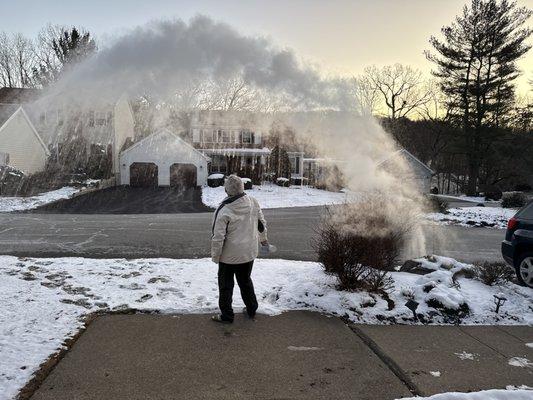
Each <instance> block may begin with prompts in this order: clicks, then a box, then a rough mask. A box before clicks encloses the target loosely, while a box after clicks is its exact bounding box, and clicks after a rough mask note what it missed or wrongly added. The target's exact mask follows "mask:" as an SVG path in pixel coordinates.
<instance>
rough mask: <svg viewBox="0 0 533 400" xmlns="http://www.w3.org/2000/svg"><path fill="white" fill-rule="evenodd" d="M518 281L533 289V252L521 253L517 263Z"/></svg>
mask: <svg viewBox="0 0 533 400" xmlns="http://www.w3.org/2000/svg"><path fill="white" fill-rule="evenodd" d="M515 270H516V277H517V278H518V282H519V283H520V284H521V285H523V286H527V287H529V288H532V289H533V252H526V253H523V254H520V256H519V257H518V259H517V260H516V263H515Z"/></svg>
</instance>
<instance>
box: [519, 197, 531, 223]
mask: <svg viewBox="0 0 533 400" xmlns="http://www.w3.org/2000/svg"><path fill="white" fill-rule="evenodd" d="M516 216H517V217H518V218H523V219H533V201H532V202H530V203H529V204H527V205H525V206H524V207H522V209H520V211H518V213H517V214H516Z"/></svg>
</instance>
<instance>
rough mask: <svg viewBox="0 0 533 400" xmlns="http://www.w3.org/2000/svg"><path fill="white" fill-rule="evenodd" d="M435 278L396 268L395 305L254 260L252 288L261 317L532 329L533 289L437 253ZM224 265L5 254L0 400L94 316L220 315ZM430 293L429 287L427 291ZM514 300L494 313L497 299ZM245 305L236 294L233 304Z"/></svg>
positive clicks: (310, 267)
mask: <svg viewBox="0 0 533 400" xmlns="http://www.w3.org/2000/svg"><path fill="white" fill-rule="evenodd" d="M424 266H425V267H426V268H431V269H434V272H432V273H430V274H428V275H425V276H420V275H413V274H409V273H405V272H393V273H392V274H391V275H392V277H393V279H394V287H393V289H392V290H391V292H390V300H392V302H391V301H390V300H389V301H388V302H387V301H386V300H385V299H383V298H382V297H381V296H379V295H376V294H371V293H366V292H356V293H352V292H343V291H338V290H336V288H335V281H334V279H333V278H332V277H331V276H327V275H325V274H324V273H323V271H322V269H321V267H320V266H319V264H317V263H314V262H298V261H288V260H265V259H260V260H257V262H256V267H255V268H254V272H253V279H254V285H255V288H256V293H257V297H258V299H259V304H260V306H259V312H260V313H263V314H270V315H273V314H278V313H281V312H283V311H288V310H301V309H306V310H315V311H321V312H326V313H331V314H336V315H339V316H344V317H347V318H349V319H350V320H352V321H357V322H363V323H389V322H394V321H398V322H402V323H414V322H413V321H412V319H411V318H412V313H411V311H410V310H408V309H407V308H406V307H405V305H404V304H405V302H406V301H407V300H408V299H409V298H412V299H414V300H415V301H417V302H418V303H419V304H420V306H419V308H418V310H417V312H418V313H420V314H422V315H424V318H425V319H426V320H427V321H430V322H432V323H444V322H445V321H449V320H450V317H449V315H448V314H446V313H444V312H442V310H440V309H438V308H433V307H430V306H429V305H428V302H430V303H431V302H432V301H433V305H434V306H435V307H438V305H436V303H435V302H437V304H441V305H442V306H444V307H447V309H448V311H447V312H449V310H452V313H453V311H454V310H463V311H464V310H465V307H466V306H464V304H466V305H467V308H468V313H467V314H466V315H463V316H462V317H463V319H462V321H463V323H467V324H533V298H532V296H531V290H530V289H527V288H523V287H520V286H517V285H514V284H511V283H508V284H506V285H503V286H500V287H489V286H486V285H484V284H483V283H481V282H479V281H477V280H471V279H466V278H457V281H456V282H454V281H453V280H452V276H453V274H454V273H455V272H458V271H459V270H461V269H463V268H466V267H467V266H466V265H464V264H461V263H458V262H456V261H455V260H451V259H447V258H441V257H437V258H436V261H435V262H430V261H424ZM216 274H217V268H216V266H215V265H214V264H213V263H212V262H211V261H210V260H209V259H195V260H173V259H138V260H124V259H108V260H105V259H86V258H50V259H35V258H17V257H11V256H0V399H1V400H6V399H10V398H12V397H13V396H15V395H16V393H17V391H18V390H19V389H20V388H21V387H22V386H23V385H24V384H25V383H26V382H27V381H28V380H29V379H30V377H31V376H32V374H33V373H34V372H35V371H36V369H37V368H38V367H39V365H40V364H41V363H42V362H43V361H45V360H46V359H47V358H48V357H49V356H50V355H51V354H53V353H55V352H56V351H57V350H58V349H59V348H61V347H62V346H63V342H64V340H65V339H67V338H68V337H71V336H72V335H74V334H75V333H76V332H77V331H78V330H79V329H80V328H81V327H82V326H83V318H84V317H85V316H87V315H88V314H89V313H92V312H96V311H118V310H125V309H137V310H143V311H158V312H162V313H215V312H216V311H217V296H218V290H217V283H216V282H217V279H216ZM429 288H432V289H431V290H428V289H429ZM496 293H503V295H504V296H505V297H506V298H507V299H508V301H507V303H505V305H504V306H503V307H502V310H500V314H499V315H496V314H495V312H494V302H493V300H494V299H493V295H494V294H496ZM241 306H243V304H242V301H241V299H240V296H239V295H238V294H236V296H235V307H241Z"/></svg>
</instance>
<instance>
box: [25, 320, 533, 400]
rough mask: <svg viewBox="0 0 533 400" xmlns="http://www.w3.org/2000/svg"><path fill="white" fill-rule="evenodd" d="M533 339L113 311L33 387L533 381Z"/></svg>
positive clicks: (156, 394)
mask: <svg viewBox="0 0 533 400" xmlns="http://www.w3.org/2000/svg"><path fill="white" fill-rule="evenodd" d="M350 328H351V329H350ZM527 343H533V327H451V326H398V325H395V326H367V325H354V326H351V327H348V326H347V325H345V324H344V323H343V322H342V321H341V320H340V319H338V318H336V317H330V316H325V315H321V314H319V313H312V312H305V311H296V312H288V313H285V314H282V315H279V316H275V317H268V316H264V315H260V316H259V317H258V320H257V321H256V322H253V321H249V320H247V319H244V318H243V317H241V316H238V318H237V319H236V321H235V323H234V324H233V325H220V324H215V323H213V322H211V321H209V316H208V315H180V316H160V315H109V316H103V317H99V318H97V319H96V320H95V321H94V322H93V323H92V324H91V325H90V326H89V327H88V329H87V331H86V332H85V333H83V334H82V335H81V337H80V338H79V339H78V341H77V342H76V343H75V345H74V346H73V348H72V349H71V350H70V351H69V352H68V353H67V355H66V356H65V358H64V359H63V360H62V361H61V362H60V363H59V364H58V365H57V367H56V368H55V369H54V370H53V371H52V372H51V374H50V375H49V376H48V377H47V379H46V380H45V381H44V383H43V384H42V385H41V387H40V388H39V389H38V390H37V392H36V393H35V394H34V396H33V397H32V399H36V400H44V399H57V400H63V399H64V400H67V399H68V400H71V399H76V400H85V399H95V400H96V399H102V400H104V399H106V400H107V399H117V400H120V399H376V400H378V399H379V400H392V399H397V398H401V397H410V396H413V393H415V394H416V393H419V394H423V395H430V394H434V393H440V392H447V391H473V390H481V389H489V388H505V387H506V386H507V385H517V386H518V385H528V386H533V365H532V364H529V365H528V362H529V363H530V362H531V361H532V360H533V348H531V347H528V346H527V345H526V344H527ZM512 360H515V362H514V363H515V364H520V363H521V364H523V366H513V365H510V364H509V362H510V361H512Z"/></svg>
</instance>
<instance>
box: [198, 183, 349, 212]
mask: <svg viewBox="0 0 533 400" xmlns="http://www.w3.org/2000/svg"><path fill="white" fill-rule="evenodd" d="M246 193H248V194H250V195H251V196H253V197H255V198H256V199H257V200H258V201H259V204H260V205H261V207H262V208H281V207H308V206H322V205H327V204H342V203H345V202H346V201H348V200H350V198H351V195H350V194H348V193H345V192H330V191H327V190H321V189H315V188H311V187H308V186H291V187H281V186H278V185H273V184H268V183H264V184H263V185H261V186H254V187H253V189H250V190H246ZM224 198H226V192H225V191H224V187H222V186H220V187H216V188H211V187H204V188H202V201H203V203H204V204H205V205H206V206H209V207H213V208H216V207H218V205H219V204H220V202H221V201H222V200H224Z"/></svg>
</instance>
